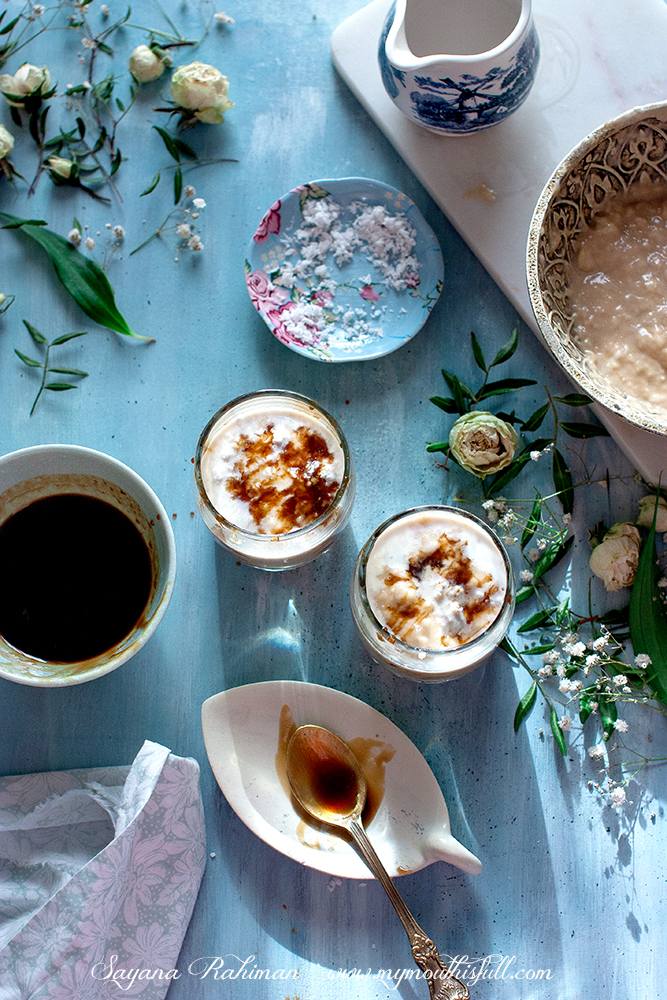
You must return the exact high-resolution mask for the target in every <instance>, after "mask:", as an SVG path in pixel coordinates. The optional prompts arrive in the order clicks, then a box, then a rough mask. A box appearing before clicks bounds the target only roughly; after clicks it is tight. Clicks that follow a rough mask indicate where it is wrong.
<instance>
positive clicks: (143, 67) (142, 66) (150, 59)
mask: <svg viewBox="0 0 667 1000" xmlns="http://www.w3.org/2000/svg"><path fill="white" fill-rule="evenodd" d="M130 73H131V74H132V76H133V77H134V79H135V80H136V81H137V83H150V81H151V80H157V78H158V77H159V76H162V74H163V73H164V62H163V61H162V59H160V57H159V56H158V55H156V54H155V52H153V50H152V49H151V48H149V47H148V45H138V46H137V47H136V49H135V50H134V52H133V53H132V55H131V56H130Z"/></svg>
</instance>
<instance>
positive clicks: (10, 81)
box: [0, 63, 51, 104]
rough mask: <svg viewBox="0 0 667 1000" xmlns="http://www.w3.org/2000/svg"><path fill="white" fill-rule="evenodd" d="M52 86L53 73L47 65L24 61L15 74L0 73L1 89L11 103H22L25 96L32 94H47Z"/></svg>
mask: <svg viewBox="0 0 667 1000" xmlns="http://www.w3.org/2000/svg"><path fill="white" fill-rule="evenodd" d="M50 86H51V74H50V73H49V71H48V69H47V68H46V66H42V68H41V69H40V68H39V66H33V65H32V64H31V63H23V65H22V66H20V67H19V69H18V70H17V71H16V73H15V74H14V76H10V75H9V73H2V74H1V75H0V90H1V91H2V93H3V94H4V96H5V98H6V99H7V100H8V101H9V103H10V104H22V103H23V99H24V98H25V97H30V96H31V95H32V94H45V93H46V92H47V91H48V90H49V88H50Z"/></svg>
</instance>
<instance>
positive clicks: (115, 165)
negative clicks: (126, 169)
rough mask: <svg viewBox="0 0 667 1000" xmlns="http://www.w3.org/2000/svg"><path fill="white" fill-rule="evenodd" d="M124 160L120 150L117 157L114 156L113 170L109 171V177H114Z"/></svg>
mask: <svg viewBox="0 0 667 1000" xmlns="http://www.w3.org/2000/svg"><path fill="white" fill-rule="evenodd" d="M122 160H123V156H122V154H121V151H120V149H119V150H117V151H116V155H115V156H114V158H113V160H112V161H111V170H110V171H109V176H110V177H113V175H114V174H115V173H116V171H117V170H118V168H119V166H120V165H121V163H122Z"/></svg>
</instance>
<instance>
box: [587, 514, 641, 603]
mask: <svg viewBox="0 0 667 1000" xmlns="http://www.w3.org/2000/svg"><path fill="white" fill-rule="evenodd" d="M640 547H641V535H640V534H639V532H638V530H637V529H636V528H635V526H634V524H626V523H622V524H614V525H612V527H611V528H610V529H609V531H608V532H607V533H606V534H605V536H604V538H603V539H602V541H601V542H600V544H599V545H596V546H595V548H594V549H593V551H592V552H591V558H590V563H589V564H590V567H591V570H592V572H593V573H595V575H596V576H597V577H599V578H600V579H601V580H602V582H603V583H604V585H605V589H606V590H620V589H621V588H622V587H629V586H630V585H631V584H632V583H633V582H634V579H635V575H636V573H637V565H638V563H639V549H640Z"/></svg>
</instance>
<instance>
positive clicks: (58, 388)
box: [44, 382, 77, 392]
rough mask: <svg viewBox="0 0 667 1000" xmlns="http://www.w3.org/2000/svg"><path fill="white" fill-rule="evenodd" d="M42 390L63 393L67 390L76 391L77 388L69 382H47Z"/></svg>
mask: <svg viewBox="0 0 667 1000" xmlns="http://www.w3.org/2000/svg"><path fill="white" fill-rule="evenodd" d="M44 388H45V389H51V391H52V392H65V391H66V390H67V389H76V388H77V387H76V386H75V385H72V384H71V383H70V382H49V383H48V385H45V386H44Z"/></svg>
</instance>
